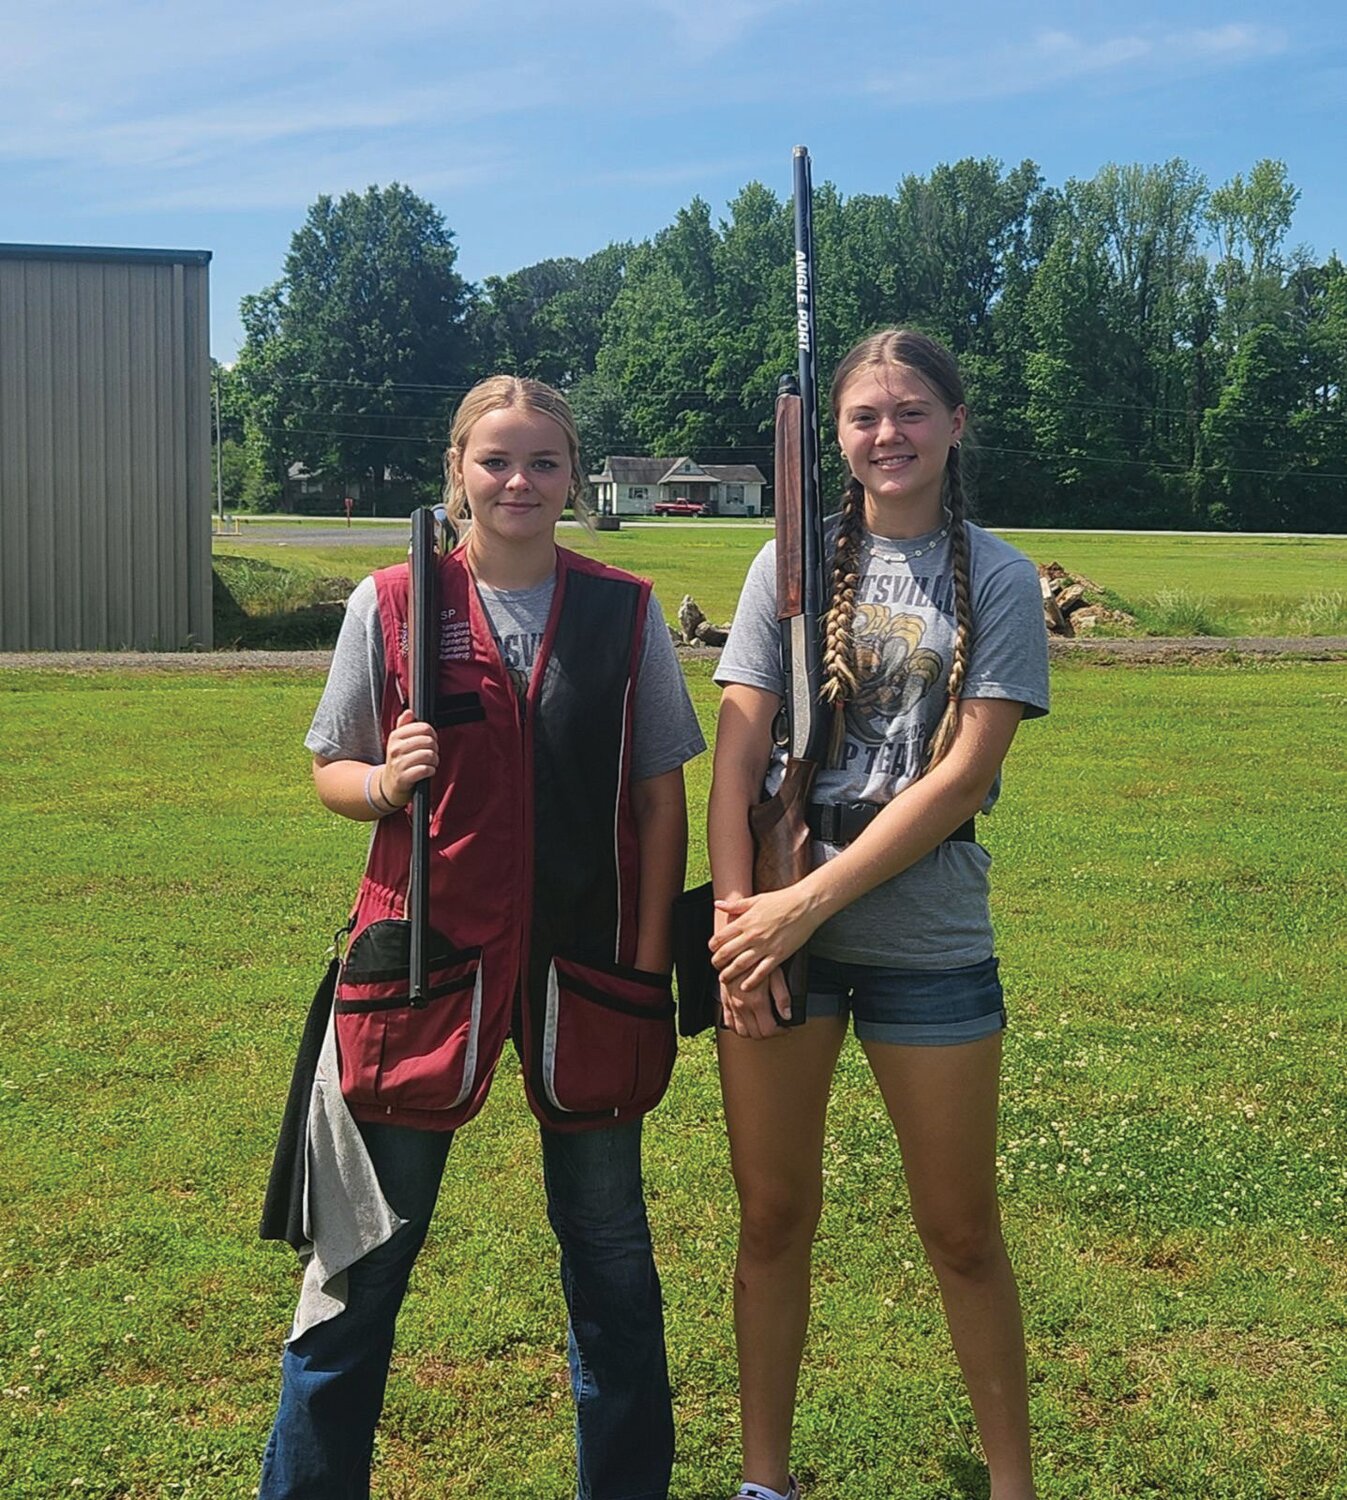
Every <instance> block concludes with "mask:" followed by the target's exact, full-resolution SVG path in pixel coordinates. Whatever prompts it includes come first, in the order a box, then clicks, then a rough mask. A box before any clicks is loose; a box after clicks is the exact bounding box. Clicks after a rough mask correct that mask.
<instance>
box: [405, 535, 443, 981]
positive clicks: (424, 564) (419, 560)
mask: <svg viewBox="0 0 1347 1500" xmlns="http://www.w3.org/2000/svg"><path fill="white" fill-rule="evenodd" d="M437 532H438V525H437V518H436V515H435V512H434V510H432V509H431V507H429V506H422V507H421V508H420V509H419V510H415V511H413V512H412V545H411V572H410V578H409V583H408V596H407V668H408V675H409V676H410V678H411V688H412V701H411V704H410V705H409V706H410V708H411V711H412V717H413V718H415V719H416V720H417V721H418V722H419V723H424V724H433V723H434V722H435V688H436V679H437V677H438V675H439V658H440V649H439V648H440V639H439V637H440V632H439V611H438V609H437V608H436V591H435V573H436V561H435V552H436V537H437ZM430 782H431V778H430V777H426V778H425V780H423V781H418V782H417V783H416V786H415V787H414V788H413V789H412V864H411V873H410V875H409V877H408V881H407V921H408V923H409V924H410V927H411V932H410V934H409V936H410V945H409V946H410V951H411V964H410V969H411V972H410V976H409V979H410V984H409V989H408V995H409V998H410V1000H411V1004H412V1005H413V1006H414V1007H415V1008H416V1009H417V1010H421V1009H424V1007H425V1006H426V1005H428V1004H429V1003H430Z"/></svg>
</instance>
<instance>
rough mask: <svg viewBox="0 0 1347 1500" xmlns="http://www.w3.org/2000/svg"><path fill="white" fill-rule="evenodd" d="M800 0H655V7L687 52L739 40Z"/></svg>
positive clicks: (711, 49) (720, 48) (721, 48)
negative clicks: (671, 25)
mask: <svg viewBox="0 0 1347 1500" xmlns="http://www.w3.org/2000/svg"><path fill="white" fill-rule="evenodd" d="M801 3H802V0H655V4H654V8H655V9H656V10H657V11H661V12H663V14H664V15H666V16H667V17H668V18H669V20H670V21H672V23H673V27H674V34H675V36H676V37H677V39H678V41H679V42H680V43H681V45H682V46H683V47H685V48H686V49H687V50H688V51H690V52H697V53H707V52H721V51H724V50H725V49H726V48H728V47H732V46H734V44H735V43H736V42H738V41H740V40H741V39H742V38H743V37H744V36H745V35H746V34H747V33H748V32H750V31H752V30H753V28H754V27H756V26H757V25H758V24H759V22H761V21H765V20H766V19H767V18H768V17H769V16H771V15H772V14H773V13H774V12H776V11H779V10H787V9H790V8H792V7H794V6H797V5H799V4H801Z"/></svg>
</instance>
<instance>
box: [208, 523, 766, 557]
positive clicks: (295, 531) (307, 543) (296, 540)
mask: <svg viewBox="0 0 1347 1500" xmlns="http://www.w3.org/2000/svg"><path fill="white" fill-rule="evenodd" d="M561 526H562V528H563V529H571V530H579V523H578V522H576V521H562V522H561ZM671 526H675V527H682V526H689V527H693V528H695V529H696V530H697V531H711V530H721V531H744V530H748V531H752V532H753V533H754V534H755V535H756V534H757V533H759V532H763V531H769V530H770V529H771V526H772V523H771V521H770V520H768V521H759V522H750V521H717V520H714V519H711V520H690V521H683V520H668V521H664V520H660V521H628V520H627V519H626V518H625V517H624V518H623V521H622V529H623V531H644V530H650V531H664V530H666V529H667V528H668V527H671ZM409 535H410V532H409V529H408V525H407V522H406V520H405V519H399V520H394V521H378V522H367V523H366V524H365V525H364V526H352V527H351V528H350V529H349V530H348V529H347V528H346V527H345V526H343V525H342V524H341V522H340V521H334V522H333V524H332V525H331V526H287V525H285V523H284V522H277V523H276V524H275V525H272V524H269V523H268V524H267V525H262V526H255V525H249V524H248V523H247V522H245V523H244V524H243V526H242V528H241V529H240V531H239V533H238V535H237V536H235V534H234V533H233V532H232V531H227V532H225V533H224V534H223V535H222V536H219V537H216V538H215V540H216V541H217V542H218V543H219V544H220V550H221V551H224V552H227V551H228V550H229V549H230V547H231V546H232V545H233V544H234V543H236V542H238V543H242V544H243V545H244V546H245V547H246V546H249V545H251V544H255V543H258V542H264V543H268V544H270V545H272V546H277V545H279V546H283V547H391V546H396V545H398V544H400V543H402V542H405V541H407V539H408V537H409Z"/></svg>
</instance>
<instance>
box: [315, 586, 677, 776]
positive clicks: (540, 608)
mask: <svg viewBox="0 0 1347 1500" xmlns="http://www.w3.org/2000/svg"><path fill="white" fill-rule="evenodd" d="M477 591H478V594H479V595H480V597H481V600H482V605H483V607H484V608H485V610H486V614H487V618H488V619H489V620H490V622H491V629H492V632H493V634H494V635H495V637H496V642H497V645H498V646H499V647H500V652H501V657H502V660H503V661H504V662H505V665H506V667H507V669H508V670H509V673H510V676H511V677H512V678H513V679H514V682H515V685H516V687H517V688H519V689H521V690H526V689H527V687H528V679H529V676H530V674H531V673H532V671H533V663H534V661H535V659H536V658H537V655H538V645H539V642H540V641H541V640H542V637H543V632H544V631H545V629H546V627H547V616H548V613H549V612H550V610H551V607H552V595H553V594H554V593H555V592H556V575H555V574H553V575H552V577H551V578H548V579H546V580H545V581H544V582H542V583H540V584H537V585H535V586H534V587H533V588H528V589H491V588H487V587H486V586H485V585H482V584H478V586H477ZM383 687H384V643H383V631H382V629H381V628H380V625H379V599H378V595H377V593H376V592H375V588H374V580H373V579H372V578H366V579H363V580H362V581H361V582H360V583H358V584H357V585H356V588H355V592H354V593H353V594H352V595H351V597H350V599H349V600H348V601H347V604H346V618H345V619H344V620H343V621H342V627H341V633H340V635H339V636H338V637H337V647H336V650H335V651H334V652H333V655H332V667H331V670H330V671H329V672H328V678H327V686H326V687H325V688H324V689H323V696H322V698H321V699H320V700H319V703H318V709H317V712H316V713H315V714H314V716H313V723H312V725H311V726H310V728H309V732H308V734H307V735H306V736H305V738H304V743H305V744H306V745H307V746H308V748H309V749H310V750H311V751H312V752H313V754H314V755H321V756H324V757H326V758H327V759H328V760H363V761H366V762H368V763H369V764H371V765H374V764H376V763H377V762H379V761H381V760H382V759H383V757H384V743H383V735H382V733H381V732H380V728H379V705H380V703H381V702H382V699H383ZM705 749H706V741H705V740H704V739H703V738H702V732H701V728H700V726H699V725H698V723H697V715H696V714H695V713H694V712H693V708H692V703H691V700H690V699H689V698H688V690H687V684H686V683H685V682H684V681H683V673H682V670H681V668H680V667H679V665H678V655H677V653H676V652H675V651H674V648H673V641H672V639H671V638H670V635H669V630H668V627H667V626H666V625H665V623H664V616H663V614H662V613H661V612H660V607H659V604H658V603H657V602H656V599H655V596H654V594H651V596H650V608H649V611H648V613H647V615H646V622H645V629H644V631H643V632H642V636H641V659H640V662H639V664H638V670H637V678H636V702H635V705H634V710H633V721H632V762H631V775H632V780H633V781H644V780H645V779H647V778H648V777H651V776H661V775H663V774H664V772H666V771H672V770H674V769H675V768H676V767H677V766H681V765H682V764H683V763H684V762H685V761H689V760H691V759H692V757H693V756H694V755H699V754H700V753H701V752H702V751H703V750H705Z"/></svg>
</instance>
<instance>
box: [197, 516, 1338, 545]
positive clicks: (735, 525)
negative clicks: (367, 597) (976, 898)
mask: <svg viewBox="0 0 1347 1500" xmlns="http://www.w3.org/2000/svg"><path fill="white" fill-rule="evenodd" d="M578 524H579V523H578V522H576V521H563V522H561V525H562V526H563V527H575V526H578ZM670 526H679V527H685V526H690V527H693V528H695V529H696V530H698V531H706V530H709V529H711V528H719V529H721V530H741V529H747V530H750V531H766V530H769V529H770V528H771V526H772V521H771V518H770V517H768V518H767V519H766V520H764V521H757V522H751V521H728V520H724V519H718V518H716V517H714V516H710V517H705V518H695V519H688V520H683V519H681V518H676V517H668V518H661V519H659V520H653V519H652V520H642V519H637V518H636V517H628V516H623V518H622V529H623V530H624V531H625V530H627V529H629V528H630V529H632V530H646V529H649V530H653V531H662V530H664V529H665V528H666V527H670ZM992 530H993V531H997V532H1001V533H1011V534H1014V535H1017V536H1019V535H1023V536H1036V535H1042V536H1160V537H1164V536H1181V537H1209V538H1211V539H1212V540H1214V541H1221V540H1237V539H1238V538H1240V537H1249V538H1252V539H1255V540H1257V539H1261V540H1263V541H1310V542H1340V541H1343V540H1347V538H1344V537H1343V536H1341V535H1338V534H1336V533H1333V532H1326V531H1101V530H1100V529H1099V528H1098V527H1095V526H1091V527H1088V528H1076V527H1071V526H995V527H993V528H992ZM408 534H409V533H408V524H407V520H406V518H405V517H397V518H394V519H392V520H388V521H366V522H365V523H364V524H363V525H360V526H352V527H350V528H349V529H348V528H347V527H345V526H343V525H342V524H341V522H340V521H333V522H332V524H331V525H330V526H324V525H317V526H315V525H309V526H287V525H286V524H285V522H284V521H277V522H269V521H268V522H248V521H244V522H243V523H242V527H241V529H240V531H239V533H238V535H237V536H235V535H234V534H233V533H232V532H226V533H225V534H224V535H223V536H222V537H221V538H220V540H221V541H223V542H243V543H245V544H246V543H248V542H272V543H281V544H283V545H286V546H309V547H382V546H385V545H389V544H392V543H395V542H401V541H403V540H405V539H406V538H407V536H408Z"/></svg>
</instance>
